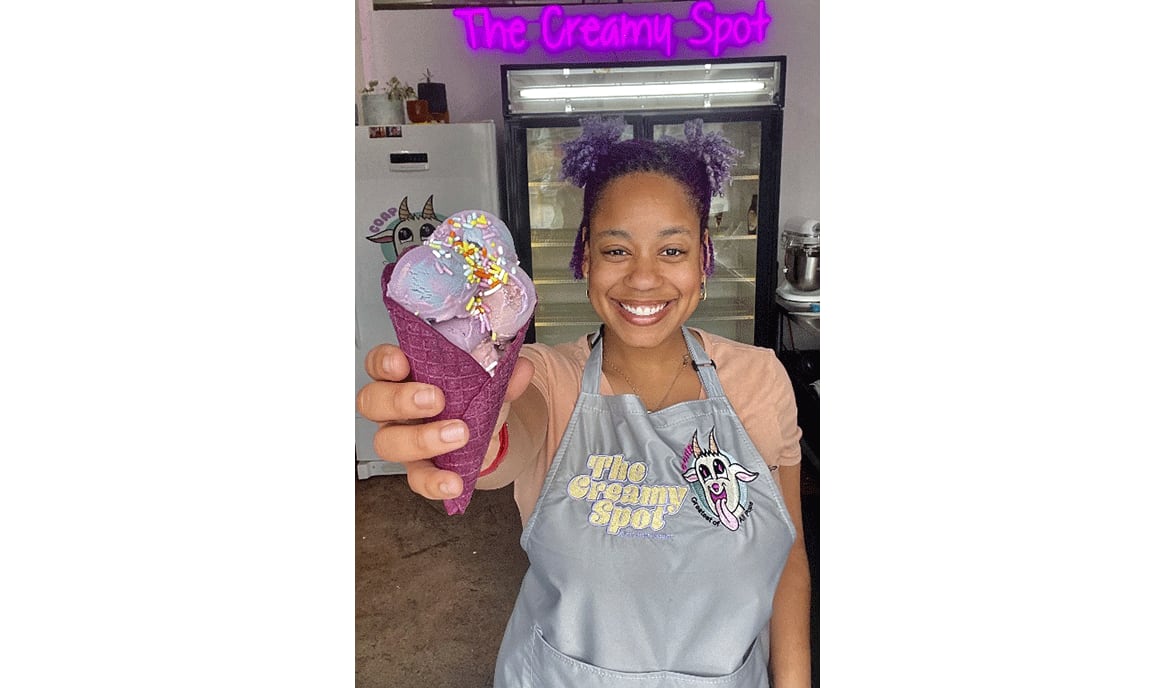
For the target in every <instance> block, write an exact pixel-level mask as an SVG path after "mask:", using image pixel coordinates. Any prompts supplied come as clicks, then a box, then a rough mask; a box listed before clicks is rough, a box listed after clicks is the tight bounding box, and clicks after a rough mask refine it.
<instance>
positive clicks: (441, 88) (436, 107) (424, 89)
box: [417, 67, 449, 122]
mask: <svg viewBox="0 0 1176 688" xmlns="http://www.w3.org/2000/svg"><path fill="white" fill-rule="evenodd" d="M421 78H422V79H424V81H421V82H419V83H418V84H417V92H418V93H419V94H420V98H421V100H424V101H428V103H429V113H430V114H431V116H432V117H433V119H434V120H436V121H438V122H448V121H449V103H448V101H446V99H445V84H443V83H441V82H438V81H433V73H432V72H430V71H429V68H428V67H426V68H425V73H424V74H422V75H421Z"/></svg>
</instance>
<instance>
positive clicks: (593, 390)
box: [580, 325, 723, 399]
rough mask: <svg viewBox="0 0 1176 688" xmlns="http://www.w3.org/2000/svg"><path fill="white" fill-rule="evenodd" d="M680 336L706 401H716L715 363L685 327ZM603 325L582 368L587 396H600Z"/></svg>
mask: <svg viewBox="0 0 1176 688" xmlns="http://www.w3.org/2000/svg"><path fill="white" fill-rule="evenodd" d="M682 336H683V337H684V338H685V339H686V348H687V350H689V352H690V360H691V363H692V365H693V366H694V370H695V371H696V372H697V373H698V378H699V379H700V380H701V381H702V388H703V389H704V390H706V396H707V398H708V399H718V398H720V397H722V396H723V387H722V385H720V384H719V374H718V373H717V372H716V371H715V362H714V361H712V360H711V358H710V356H707V355H706V350H705V349H703V348H702V343H700V342H699V341H698V339H697V338H696V337H695V336H694V335H693V334H692V333H691V332H690V330H689V329H688V328H686V327H685V326H683V327H682ZM603 340H604V325H601V326H600V329H599V330H597V332H596V334H595V335H592V336H591V337H590V341H589V346H590V347H591V351H589V352H588V362H587V364H585V366H584V375H583V378H582V380H581V387H580V389H581V390H583V391H585V392H588V393H589V394H600V376H601V368H602V365H603V361H604V353H603V352H604V345H603V344H602V343H601V342H602V341H603Z"/></svg>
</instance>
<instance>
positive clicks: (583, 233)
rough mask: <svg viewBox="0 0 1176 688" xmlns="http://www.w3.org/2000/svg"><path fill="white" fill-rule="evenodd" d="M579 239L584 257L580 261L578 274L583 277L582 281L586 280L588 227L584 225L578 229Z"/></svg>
mask: <svg viewBox="0 0 1176 688" xmlns="http://www.w3.org/2000/svg"><path fill="white" fill-rule="evenodd" d="M580 239H581V243H582V244H583V246H584V255H583V257H582V258H581V259H580V272H581V273H582V274H583V275H584V279H588V263H589V262H590V261H589V260H588V226H587V225H585V226H583V227H581V228H580Z"/></svg>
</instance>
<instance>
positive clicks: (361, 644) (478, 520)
mask: <svg viewBox="0 0 1176 688" xmlns="http://www.w3.org/2000/svg"><path fill="white" fill-rule="evenodd" d="M801 488H802V493H803V501H804V506H803V508H804V512H805V513H804V522H805V533H806V538H805V539H806V545H807V549H808V552H809V563H810V565H811V567H812V569H813V598H814V599H813V618H812V630H813V646H812V648H813V687H814V688H816V687H817V685H818V674H817V664H818V663H817V658H818V656H819V649H818V642H817V639H818V637H819V634H818V627H817V622H818V608H817V599H818V595H817V591H818V581H819V574H818V570H819V569H818V564H817V552H818V547H817V543H818V539H817V538H818V527H817V521H818V513H819V507H818V504H817V502H818V498H817V494H818V490H817V485H816V471H815V470H811V467H810V466H807V465H806V470H805V472H804V473H802V480H801ZM521 533H522V524H520V523H519V512H518V508H517V507H516V506H515V503H514V496H513V494H512V492H511V488H510V487H506V488H503V489H501V490H494V491H479V492H475V493H474V499H473V501H472V502H471V503H470V506H469V508H468V509H467V510H466V513H465V514H463V515H461V516H447V515H446V514H445V511H444V509H442V508H441V506H440V503H434V502H430V501H428V500H425V499H422V498H421V497H419V496H418V495H416V494H414V493H413V492H412V491H411V490H409V489H408V484H407V482H406V480H405V478H404V476H376V477H372V478H368V479H366V480H358V479H357V480H356V485H355V686H356V688H390V687H393V686H413V685H423V686H426V685H427V686H430V687H431V688H459V687H460V688H490V686H491V683H492V679H493V674H494V660H495V658H496V656H497V653H498V645H499V643H500V642H501V640H502V633H503V631H504V630H505V629H506V622H507V619H508V618H509V617H510V612H511V609H512V608H513V607H514V602H515V596H516V595H517V594H518V590H519V585H520V584H521V583H522V580H523V574H524V573H525V572H526V569H527V557H526V554H525V553H524V552H523V550H522V548H521V547H520V546H519V536H520V535H521Z"/></svg>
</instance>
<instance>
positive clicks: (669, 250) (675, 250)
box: [664, 248, 686, 257]
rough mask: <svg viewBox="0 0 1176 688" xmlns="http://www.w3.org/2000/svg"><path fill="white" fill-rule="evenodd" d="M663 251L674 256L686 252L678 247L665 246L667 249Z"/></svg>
mask: <svg viewBox="0 0 1176 688" xmlns="http://www.w3.org/2000/svg"><path fill="white" fill-rule="evenodd" d="M664 253H665V254H666V255H667V256H674V257H677V256H684V255H686V252H685V251H683V250H682V249H680V248H667V249H666V250H665V251H664Z"/></svg>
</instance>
